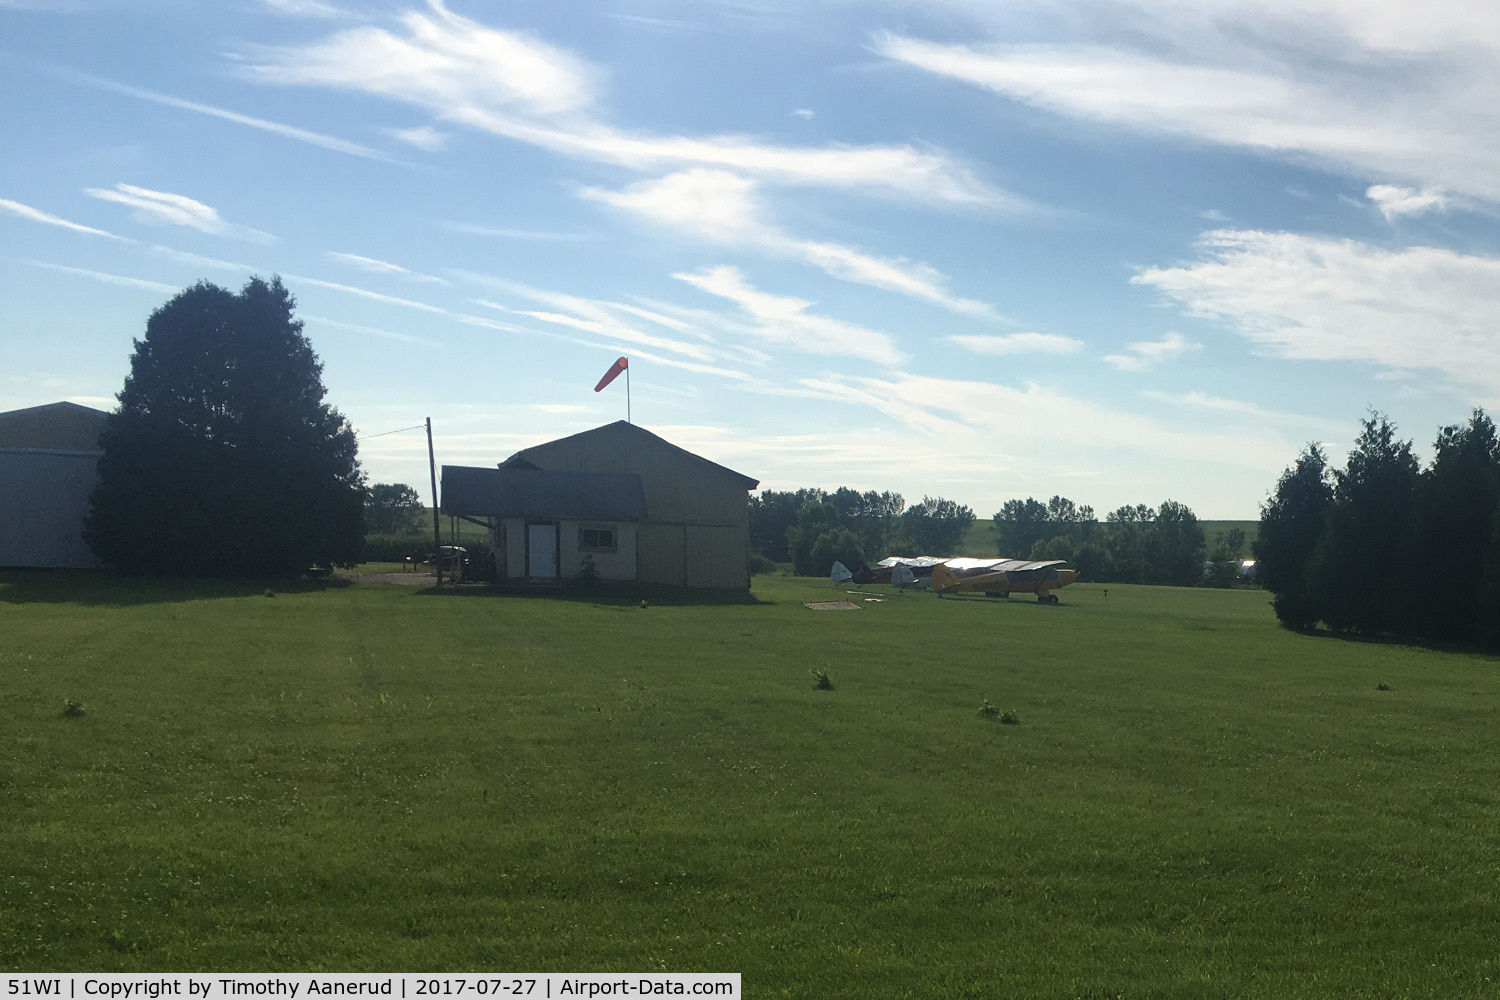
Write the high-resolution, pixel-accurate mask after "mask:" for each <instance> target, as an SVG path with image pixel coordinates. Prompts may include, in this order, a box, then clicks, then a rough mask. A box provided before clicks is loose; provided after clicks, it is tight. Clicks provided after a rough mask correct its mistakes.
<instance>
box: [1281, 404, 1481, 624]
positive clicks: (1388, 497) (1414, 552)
mask: <svg viewBox="0 0 1500 1000" xmlns="http://www.w3.org/2000/svg"><path fill="white" fill-rule="evenodd" d="M1411 444H1412V443H1411V442H1410V441H1402V440H1400V439H1398V438H1397V436H1396V428H1395V427H1394V425H1392V424H1391V422H1390V421H1389V420H1388V419H1386V417H1384V416H1383V415H1381V414H1378V413H1374V414H1371V415H1370V417H1369V419H1367V420H1365V421H1364V429H1363V431H1362V432H1361V434H1360V436H1359V439H1358V440H1357V441H1356V442H1355V446H1354V450H1353V451H1351V452H1350V453H1349V460H1348V462H1347V463H1346V465H1345V466H1344V468H1342V469H1332V468H1330V467H1329V464H1328V459H1327V456H1326V455H1325V454H1324V453H1323V451H1322V449H1320V448H1319V447H1318V446H1317V445H1309V446H1308V447H1307V449H1306V450H1305V451H1303V453H1302V454H1301V456H1299V457H1298V459H1297V461H1296V463H1295V464H1294V465H1293V466H1292V467H1291V468H1289V469H1287V470H1286V472H1284V473H1283V474H1282V476H1281V479H1280V481H1279V482H1278V483H1277V484H1276V492H1275V495H1274V496H1272V497H1271V499H1270V500H1269V501H1267V502H1266V504H1265V505H1264V507H1262V509H1261V520H1260V532H1259V537H1258V538H1257V539H1256V543H1255V552H1256V556H1257V558H1258V559H1259V563H1258V565H1257V570H1258V573H1259V580H1260V582H1261V583H1262V584H1263V585H1264V586H1265V587H1266V589H1268V590H1270V591H1271V592H1272V593H1273V594H1274V595H1275V599H1274V604H1273V606H1274V607H1275V609H1276V616H1277V617H1278V618H1279V619H1280V620H1281V622H1282V623H1283V624H1284V625H1286V626H1287V627H1289V628H1308V627H1311V626H1313V625H1316V624H1317V623H1319V622H1322V623H1323V624H1325V625H1327V626H1328V627H1329V628H1331V629H1333V630H1335V631H1338V632H1353V633H1362V634H1367V635H1369V634H1375V633H1382V632H1388V633H1404V634H1407V635H1412V636H1417V637H1422V638H1428V639H1441V640H1478V641H1480V642H1483V643H1485V644H1487V645H1491V646H1496V645H1500V442H1497V440H1496V435H1495V425H1494V424H1493V423H1492V422H1491V421H1490V419H1489V417H1487V416H1486V415H1485V414H1484V412H1483V411H1482V410H1475V411H1474V413H1473V416H1472V417H1471V418H1470V419H1469V422H1468V423H1467V424H1458V425H1453V426H1450V427H1444V428H1442V429H1440V430H1439V431H1438V437H1437V443H1436V457H1435V458H1434V459H1433V462H1432V464H1431V465H1430V466H1428V467H1427V468H1426V469H1423V468H1421V466H1420V463H1419V462H1418V461H1417V458H1416V456H1414V455H1413V454H1412V450H1411Z"/></svg>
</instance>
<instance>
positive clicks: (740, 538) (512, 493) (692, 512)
mask: <svg viewBox="0 0 1500 1000" xmlns="http://www.w3.org/2000/svg"><path fill="white" fill-rule="evenodd" d="M759 485H760V482H759V481H758V480H755V479H751V478H750V477H749V476H745V475H742V474H740V473H738V472H735V471H734V470H733V469H727V468H725V467H724V466H722V465H719V464H717V463H715V462H710V461H709V460H708V459H706V458H703V457H702V456H700V455H694V454H693V453H692V452H690V451H687V450H685V449H683V448H679V447H677V446H676V445H674V444H672V443H671V442H669V441H667V440H665V439H663V438H661V437H658V436H657V435H655V434H653V433H651V432H650V431H648V430H645V429H644V428H641V427H638V426H636V425H635V424H630V423H626V422H625V421H623V420H620V421H616V422H615V423H612V424H605V425H604V426H603V427H595V428H594V429H593V430H588V431H583V432H582V433H579V434H574V435H572V436H571V437H565V438H560V439H558V440H556V441H549V442H547V443H546V444H539V445H535V446H534V447H531V448H526V449H524V450H522V451H519V452H517V453H516V454H514V455H512V456H511V457H510V458H509V459H507V460H506V461H504V462H502V463H501V464H500V466H499V467H498V468H494V469H487V468H474V467H468V466H454V465H445V466H443V511H444V513H447V514H458V515H463V516H467V517H472V518H476V519H484V520H486V521H487V522H488V523H489V525H490V538H491V544H492V545H493V547H494V551H495V557H496V561H497V563H498V567H497V568H498V570H499V573H500V575H501V576H502V578H505V579H512V580H514V579H534V580H535V579H556V578H569V577H573V576H576V575H577V573H578V570H579V567H580V566H581V564H582V562H583V560H584V558H585V557H586V556H587V557H592V559H593V561H594V565H595V566H596V567H597V569H598V571H599V575H600V576H601V577H602V578H603V579H606V580H639V581H641V582H643V583H665V584H671V585H673V586H678V587H701V588H714V589H726V590H748V589H749V588H750V568H749V561H750V512H749V505H748V503H747V502H746V499H747V498H746V493H747V492H748V491H749V490H753V489H755V488H756V487H757V486H759Z"/></svg>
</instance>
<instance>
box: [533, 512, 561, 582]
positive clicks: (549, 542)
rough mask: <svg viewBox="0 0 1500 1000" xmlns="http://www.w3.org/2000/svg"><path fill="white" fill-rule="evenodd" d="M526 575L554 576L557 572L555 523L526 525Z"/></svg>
mask: <svg viewBox="0 0 1500 1000" xmlns="http://www.w3.org/2000/svg"><path fill="white" fill-rule="evenodd" d="M526 575H527V576H547V577H555V576H557V575H558V573H557V525H555V524H528V525H527V526H526Z"/></svg>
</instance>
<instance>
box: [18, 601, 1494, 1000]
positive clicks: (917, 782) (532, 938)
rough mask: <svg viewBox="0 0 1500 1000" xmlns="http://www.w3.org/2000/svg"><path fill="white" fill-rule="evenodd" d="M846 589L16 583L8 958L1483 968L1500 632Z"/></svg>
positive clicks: (888, 993) (1343, 977)
mask: <svg viewBox="0 0 1500 1000" xmlns="http://www.w3.org/2000/svg"><path fill="white" fill-rule="evenodd" d="M872 589H875V588H872ZM830 593H831V588H830V587H829V585H828V584H827V582H826V581H810V580H796V579H781V578H757V580H756V587H755V595H754V598H753V599H745V600H743V601H742V602H738V603H735V602H730V603H718V604H715V603H708V602H706V601H705V600H704V599H703V598H701V597H699V598H686V599H679V600H681V601H682V603H673V601H672V598H670V597H669V596H667V595H664V594H663V595H652V596H651V597H650V598H649V600H648V604H647V606H644V607H643V606H641V604H640V597H639V595H638V594H629V595H620V596H618V597H596V598H592V599H581V598H579V599H575V598H568V597H564V596H561V595H552V596H535V595H511V596H499V595H495V594H488V593H483V592H474V593H454V592H446V593H433V592H432V591H430V590H428V589H425V588H419V587H397V586H350V587H343V588H315V587H312V586H308V587H306V588H304V589H300V590H293V591H291V592H277V593H276V595H275V596H266V595H265V594H264V585H259V586H249V585H228V584H226V585H203V584H178V583H125V582H120V581H116V580H112V579H111V578H110V577H108V576H106V575H102V574H98V575H88V574H80V575H72V574H8V575H6V574H0V640H3V641H0V692H3V699H0V966H3V967H4V968H6V969H24V970H53V969H56V970H74V971H79V970H129V969H149V970H166V969H202V970H250V969H263V970H303V969H327V970H366V969H392V970H396V969H399V970H411V971H417V970H427V969H434V970H466V969H476V970H477V969H497V970H498V969H507V970H521V971H526V970H532V971H543V970H553V971H594V970H598V971H608V970H642V971H646V970H714V971H739V972H742V973H743V974H744V977H745V979H744V982H745V987H746V995H747V996H750V997H783V996H786V997H818V998H822V997H841V998H842V997H849V998H853V997H861V998H863V997H912V998H929V997H1056V998H1065V997H1066V998H1073V997H1090V998H1103V997H1117V996H1123V997H1132V998H1133V997H1181V998H1199V997H1267V998H1270V997H1277V998H1280V997H1402V996H1410V997H1466V996H1476V997H1478V996H1495V995H1497V993H1500V990H1497V988H1496V986H1495V982H1494V981H1495V980H1497V979H1500V956H1497V951H1496V946H1495V942H1496V940H1497V939H1500V813H1497V796H1500V781H1497V779H1500V754H1497V749H1500V747H1497V740H1500V726H1497V722H1500V718H1497V710H1500V674H1497V669H1496V668H1497V662H1500V661H1497V660H1495V659H1493V658H1489V657H1483V656H1478V655H1469V654H1464V653H1454V652H1441V651H1433V650H1427V649H1420V648H1413V647H1406V646H1398V645H1383V644H1376V643H1356V642H1346V641H1342V640H1337V639H1332V638H1327V637H1313V636H1303V635H1295V634H1292V633H1288V632H1284V631H1281V630H1279V629H1277V628H1276V627H1275V626H1274V623H1273V621H1272V619H1271V616H1270V614H1269V612H1268V610H1267V607H1266V599H1265V595H1264V594H1262V593H1260V592H1256V591H1209V590H1169V589H1158V588H1149V587H1126V586H1118V585H1111V586H1109V587H1108V588H1107V596H1106V592H1105V588H1103V587H1097V586H1085V585H1079V586H1075V587H1072V588H1069V589H1067V590H1065V591H1062V597H1063V604H1062V605H1061V606H1058V607H1051V608H1048V607H1039V606H1037V605H1036V604H1035V603H1033V602H1031V601H1027V600H1019V599H1018V600H1013V601H1009V602H1003V601H986V600H984V599H977V598H976V599H967V600H965V599H948V600H939V599H937V598H935V597H933V596H931V595H927V594H922V595H912V596H908V597H904V598H900V599H896V600H889V601H885V602H882V603H864V602H861V603H862V604H863V608H862V610H860V611H849V612H814V611H810V610H807V609H806V608H804V607H803V606H802V604H801V603H800V602H801V601H803V600H808V599H817V598H823V599H827V598H828V597H829V596H830ZM856 600H857V598H856ZM810 668H824V669H827V670H828V671H829V672H830V674H831V677H832V681H833V684H834V690H832V691H820V690H816V689H815V688H814V684H813V681H812V678H811V677H810V676H809V673H808V671H809V669H810ZM1382 684H1383V685H1385V686H1386V687H1387V688H1388V689H1387V690H1378V689H1377V686H1378V685H1382ZM986 698H987V699H988V700H989V701H990V702H991V703H993V704H994V705H995V706H996V707H997V708H999V709H1003V710H1006V711H1010V712H1013V713H1014V714H1015V715H1016V716H1018V717H1019V719H1020V725H1001V724H999V723H998V722H995V721H991V720H987V719H985V718H983V717H981V715H980V714H979V711H978V710H979V708H980V706H981V704H982V702H983V700H984V699H986ZM65 699H73V700H75V701H81V702H82V703H83V705H84V713H83V714H82V715H73V716H68V715H65V714H64V713H63V707H64V702H65Z"/></svg>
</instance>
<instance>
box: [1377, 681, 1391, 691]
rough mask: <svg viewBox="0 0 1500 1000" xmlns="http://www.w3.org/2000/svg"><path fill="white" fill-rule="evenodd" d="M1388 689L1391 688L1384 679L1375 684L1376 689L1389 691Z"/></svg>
mask: <svg viewBox="0 0 1500 1000" xmlns="http://www.w3.org/2000/svg"><path fill="white" fill-rule="evenodd" d="M1390 689H1391V686H1390V685H1389V684H1387V683H1386V682H1385V681H1381V682H1380V683H1379V684H1376V685H1375V690H1376V691H1389V690H1390Z"/></svg>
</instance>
